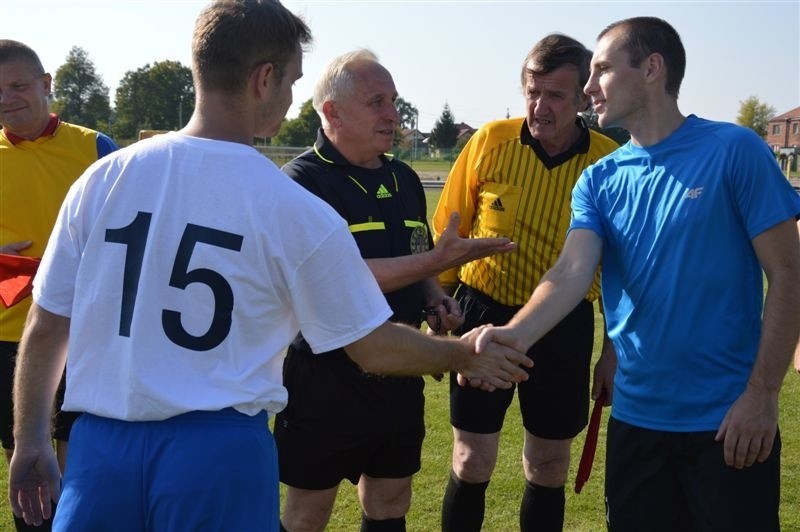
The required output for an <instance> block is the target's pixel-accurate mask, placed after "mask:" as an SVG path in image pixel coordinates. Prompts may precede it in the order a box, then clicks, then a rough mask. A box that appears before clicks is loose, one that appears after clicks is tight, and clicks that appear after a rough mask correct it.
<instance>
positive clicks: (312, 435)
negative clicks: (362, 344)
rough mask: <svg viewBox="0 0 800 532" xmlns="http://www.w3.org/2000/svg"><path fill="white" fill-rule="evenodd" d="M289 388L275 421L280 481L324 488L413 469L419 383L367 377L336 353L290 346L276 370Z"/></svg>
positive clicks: (421, 412) (418, 443)
mask: <svg viewBox="0 0 800 532" xmlns="http://www.w3.org/2000/svg"><path fill="white" fill-rule="evenodd" d="M283 382H284V386H286V388H287V389H288V390H289V403H288V405H287V406H286V409H285V410H284V411H283V412H281V413H280V414H278V415H277V417H276V418H275V443H276V445H277V447H278V461H279V466H280V467H279V471H280V479H281V482H283V483H284V484H287V485H289V486H293V487H296V488H301V489H309V490H321V489H328V488H332V487H334V486H337V485H338V484H339V483H340V482H341V481H342V480H343V479H345V478H346V479H348V480H350V482H352V483H353V484H356V483H357V482H358V479H359V478H360V477H361V475H362V474H366V475H368V476H371V477H375V478H405V477H409V476H411V475H413V474H414V473H416V472H417V471H419V469H420V466H421V462H420V455H421V452H422V440H423V439H424V438H425V396H424V395H423V388H424V381H423V380H422V378H421V377H380V376H375V375H367V374H365V373H363V372H362V371H361V368H359V367H358V365H356V364H355V363H354V362H352V361H351V360H350V359H349V358H347V355H346V354H344V352H343V351H335V352H332V353H325V354H320V355H313V354H310V353H305V352H298V351H295V350H293V349H292V348H290V350H289V354H288V355H287V358H286V360H285V362H284V367H283Z"/></svg>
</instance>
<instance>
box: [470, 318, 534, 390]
mask: <svg viewBox="0 0 800 532" xmlns="http://www.w3.org/2000/svg"><path fill="white" fill-rule="evenodd" d="M493 330H496V328H494V327H492V326H491V325H481V326H480V327H476V328H475V329H472V330H471V331H469V332H468V333H466V334H464V335H463V336H462V337H461V340H462V341H464V342H468V343H470V344H471V345H472V346H473V348H474V349H475V356H474V357H473V359H472V360H473V361H475V362H477V363H483V364H491V361H492V360H496V361H499V364H500V365H499V366H498V368H497V372H496V373H492V374H491V375H492V376H491V377H490V378H486V377H484V376H482V375H481V373H480V372H477V371H467V370H462V371H459V372H458V375H457V378H458V384H459V385H461V386H464V385H466V384H467V382H468V383H469V385H470V386H472V387H474V388H480V389H482V390H486V391H490V392H491V391H494V390H496V389H497V388H503V389H507V388H510V387H511V385H512V384H518V383H520V382H522V381H526V380H528V376H529V375H528V371H527V369H526V368H531V367H533V360H531V359H530V358H528V357H527V356H526V355H525V352H526V351H527V349H524V348H518V347H516V346H514V345H508V344H506V343H503V341H495V336H494V333H489V334H487V331H493ZM499 338H500V339H501V340H503V339H505V340H507V338H505V337H504V336H502V335H501V336H500V337H499ZM509 343H510V342H509Z"/></svg>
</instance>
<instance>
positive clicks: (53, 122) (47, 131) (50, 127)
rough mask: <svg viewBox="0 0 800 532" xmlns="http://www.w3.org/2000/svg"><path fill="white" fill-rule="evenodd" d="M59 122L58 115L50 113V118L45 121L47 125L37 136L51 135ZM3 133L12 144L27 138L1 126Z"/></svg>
mask: <svg viewBox="0 0 800 532" xmlns="http://www.w3.org/2000/svg"><path fill="white" fill-rule="evenodd" d="M60 123H61V120H60V119H59V118H58V115H55V114H53V113H50V120H49V121H48V122H47V126H45V128H44V131H42V132H41V134H40V135H39V138H42V137H49V136H51V135H52V134H53V133H55V132H56V128H57V127H58V124H60ZM3 134H4V135H5V136H6V138H7V139H8V140H9V142H11V144H14V145H16V144H19V143H20V142H22V141H23V140H27V139H23V138H22V137H18V136H17V135H15V134H13V133H12V132H10V131H6V129H5V128H3Z"/></svg>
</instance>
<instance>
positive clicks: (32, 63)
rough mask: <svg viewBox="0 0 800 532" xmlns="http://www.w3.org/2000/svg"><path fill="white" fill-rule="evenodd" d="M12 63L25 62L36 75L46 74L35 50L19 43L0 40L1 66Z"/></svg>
mask: <svg viewBox="0 0 800 532" xmlns="http://www.w3.org/2000/svg"><path fill="white" fill-rule="evenodd" d="M11 61H24V62H25V63H27V64H28V66H29V67H30V68H31V70H35V71H36V74H44V73H45V71H44V67H43V66H42V62H41V61H40V60H39V56H38V55H36V52H34V51H33V49H32V48H31V47H30V46H28V45H26V44H23V43H21V42H19V41H12V40H11V39H0V65H2V64H4V63H8V62H11Z"/></svg>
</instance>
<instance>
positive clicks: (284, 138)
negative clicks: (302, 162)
mask: <svg viewBox="0 0 800 532" xmlns="http://www.w3.org/2000/svg"><path fill="white" fill-rule="evenodd" d="M321 125H322V121H321V120H320V118H319V115H318V114H317V111H316V110H315V109H314V105H313V104H312V101H311V98H309V99H308V100H306V101H305V102H303V105H301V106H300V112H299V113H298V114H297V118H293V119H291V120H284V121H283V124H282V125H281V130H280V131H279V132H278V134H277V135H275V136H274V137H273V138H272V142H271V143H270V144H271V145H272V146H311V145H312V144H314V141H315V140H316V139H317V130H318V129H319V127H320V126H321Z"/></svg>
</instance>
